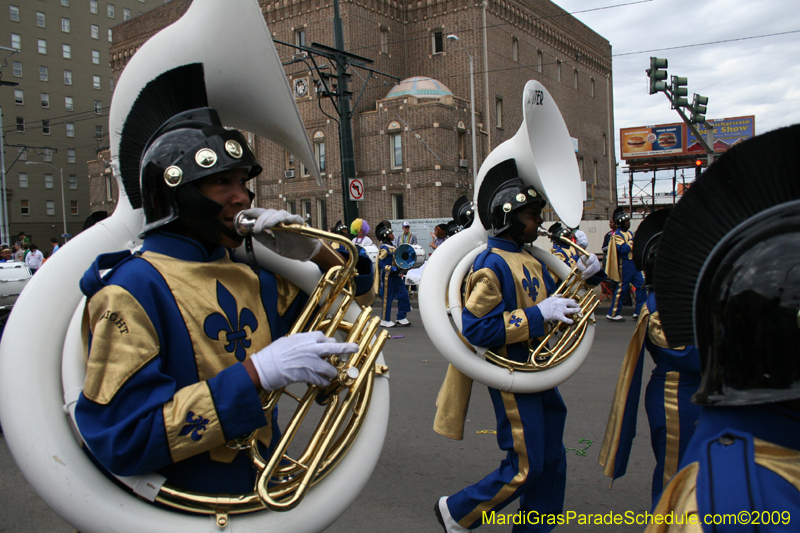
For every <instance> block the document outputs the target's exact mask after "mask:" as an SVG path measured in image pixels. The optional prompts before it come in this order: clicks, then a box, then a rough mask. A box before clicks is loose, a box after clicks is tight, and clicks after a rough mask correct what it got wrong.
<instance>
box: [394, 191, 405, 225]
mask: <svg viewBox="0 0 800 533" xmlns="http://www.w3.org/2000/svg"><path fill="white" fill-rule="evenodd" d="M392 218H393V219H395V220H397V219H398V218H406V215H405V209H403V195H402V194H393V195H392Z"/></svg>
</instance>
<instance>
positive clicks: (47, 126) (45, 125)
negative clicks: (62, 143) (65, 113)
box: [42, 119, 50, 135]
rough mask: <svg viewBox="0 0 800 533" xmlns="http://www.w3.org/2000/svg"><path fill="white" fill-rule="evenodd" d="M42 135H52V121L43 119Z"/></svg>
mask: <svg viewBox="0 0 800 533" xmlns="http://www.w3.org/2000/svg"><path fill="white" fill-rule="evenodd" d="M42 134H43V135H50V120H48V119H42Z"/></svg>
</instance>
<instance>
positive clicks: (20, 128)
mask: <svg viewBox="0 0 800 533" xmlns="http://www.w3.org/2000/svg"><path fill="white" fill-rule="evenodd" d="M17 132H18V133H25V117H17Z"/></svg>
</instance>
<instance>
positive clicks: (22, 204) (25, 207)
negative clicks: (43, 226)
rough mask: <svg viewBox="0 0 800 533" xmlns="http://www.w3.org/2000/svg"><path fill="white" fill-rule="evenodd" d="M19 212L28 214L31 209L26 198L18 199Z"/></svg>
mask: <svg viewBox="0 0 800 533" xmlns="http://www.w3.org/2000/svg"><path fill="white" fill-rule="evenodd" d="M19 214H20V215H30V214H31V210H30V206H29V202H28V200H20V201H19Z"/></svg>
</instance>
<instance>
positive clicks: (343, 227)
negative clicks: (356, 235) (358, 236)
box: [333, 220, 350, 238]
mask: <svg viewBox="0 0 800 533" xmlns="http://www.w3.org/2000/svg"><path fill="white" fill-rule="evenodd" d="M333 233H338V234H339V235H344V236H346V237H348V238H350V228H348V227H347V224H345V223H344V222H342V221H341V220H337V221H336V224H334V225H333Z"/></svg>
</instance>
